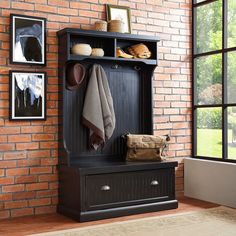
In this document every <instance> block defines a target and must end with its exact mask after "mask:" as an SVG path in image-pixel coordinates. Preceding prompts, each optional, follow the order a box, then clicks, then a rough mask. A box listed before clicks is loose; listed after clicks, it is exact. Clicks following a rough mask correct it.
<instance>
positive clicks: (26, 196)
mask: <svg viewBox="0 0 236 236" xmlns="http://www.w3.org/2000/svg"><path fill="white" fill-rule="evenodd" d="M35 196H36V192H35V191H31V192H18V193H14V195H13V199H14V200H21V199H22V200H26V199H34V198H35Z"/></svg>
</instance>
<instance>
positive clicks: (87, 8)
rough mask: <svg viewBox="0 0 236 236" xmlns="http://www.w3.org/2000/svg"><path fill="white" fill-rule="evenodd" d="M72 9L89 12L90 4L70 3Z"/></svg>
mask: <svg viewBox="0 0 236 236" xmlns="http://www.w3.org/2000/svg"><path fill="white" fill-rule="evenodd" d="M70 8H76V9H85V10H89V9H90V4H89V3H85V2H70Z"/></svg>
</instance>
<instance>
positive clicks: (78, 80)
mask: <svg viewBox="0 0 236 236" xmlns="http://www.w3.org/2000/svg"><path fill="white" fill-rule="evenodd" d="M85 75H86V69H85V67H84V66H83V65H82V64H80V63H70V64H68V65H67V68H66V88H67V89H69V90H76V89H78V88H79V87H80V86H81V84H82V83H83V81H84V79H85Z"/></svg>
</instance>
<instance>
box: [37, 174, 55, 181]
mask: <svg viewBox="0 0 236 236" xmlns="http://www.w3.org/2000/svg"><path fill="white" fill-rule="evenodd" d="M57 180H58V176H57V175H55V174H50V175H40V176H39V182H45V181H48V182H52V181H57Z"/></svg>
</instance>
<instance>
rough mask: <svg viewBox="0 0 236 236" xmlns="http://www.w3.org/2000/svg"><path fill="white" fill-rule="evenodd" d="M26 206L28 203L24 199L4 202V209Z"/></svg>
mask: <svg viewBox="0 0 236 236" xmlns="http://www.w3.org/2000/svg"><path fill="white" fill-rule="evenodd" d="M27 206H28V203H27V201H26V200H21V201H12V202H5V203H4V207H5V209H13V208H23V207H27Z"/></svg>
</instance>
